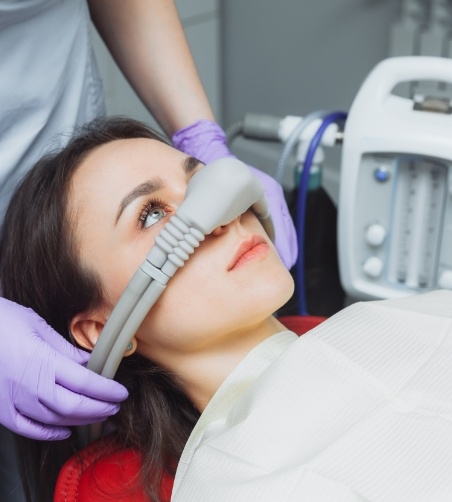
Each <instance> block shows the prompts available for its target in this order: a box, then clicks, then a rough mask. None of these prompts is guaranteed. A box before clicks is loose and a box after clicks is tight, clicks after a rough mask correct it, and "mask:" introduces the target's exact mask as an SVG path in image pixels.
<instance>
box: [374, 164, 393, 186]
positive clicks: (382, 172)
mask: <svg viewBox="0 0 452 502" xmlns="http://www.w3.org/2000/svg"><path fill="white" fill-rule="evenodd" d="M390 177H391V173H390V172H389V170H388V168H387V167H385V166H380V167H377V168H376V169H375V171H374V178H375V179H376V180H377V181H378V182H379V183H385V182H386V181H388V180H389V178H390Z"/></svg>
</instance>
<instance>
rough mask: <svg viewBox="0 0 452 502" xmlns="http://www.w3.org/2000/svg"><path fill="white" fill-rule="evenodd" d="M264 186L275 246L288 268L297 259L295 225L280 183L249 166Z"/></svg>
mask: <svg viewBox="0 0 452 502" xmlns="http://www.w3.org/2000/svg"><path fill="white" fill-rule="evenodd" d="M249 168H250V169H251V171H252V172H253V174H254V175H255V176H256V177H257V178H259V180H260V181H261V182H262V184H263V185H264V188H265V193H266V195H267V200H268V206H269V210H270V214H271V216H272V220H273V225H274V227H275V247H276V249H277V251H278V254H279V256H280V258H281V260H282V262H283V263H284V265H285V266H286V267H287V268H288V269H290V268H291V267H293V265H294V264H295V263H296V261H297V257H298V242H297V234H296V230H295V225H294V223H293V220H292V217H291V216H290V212H289V208H288V207H287V202H286V199H285V197H284V191H283V189H282V187H281V185H280V184H279V183H278V182H277V181H276V180H275V179H274V178H272V177H271V176H270V175H268V174H266V173H264V172H262V171H260V170H259V169H256V168H254V167H252V166H249Z"/></svg>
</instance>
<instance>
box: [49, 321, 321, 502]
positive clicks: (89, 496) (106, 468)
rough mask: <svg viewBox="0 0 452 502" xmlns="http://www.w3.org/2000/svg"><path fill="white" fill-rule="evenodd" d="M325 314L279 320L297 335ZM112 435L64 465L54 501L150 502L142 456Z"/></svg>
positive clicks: (166, 496) (164, 488)
mask: <svg viewBox="0 0 452 502" xmlns="http://www.w3.org/2000/svg"><path fill="white" fill-rule="evenodd" d="M324 320H325V317H315V316H284V317H280V318H279V321H280V322H281V323H282V324H284V325H285V326H286V327H287V328H288V329H290V330H291V331H293V332H294V333H296V334H297V335H303V334H304V333H306V332H307V331H309V330H311V329H313V328H315V327H316V326H318V325H319V324H320V323H321V322H323V321H324ZM111 446H112V445H111V442H110V441H109V439H108V438H106V439H101V440H100V441H96V442H95V443H92V444H90V445H88V446H87V447H86V448H84V449H83V450H81V451H80V452H78V453H77V454H76V455H74V456H72V457H71V458H70V459H69V460H68V461H67V462H66V463H65V464H64V466H63V467H62V469H61V471H60V474H59V476H58V481H57V485H56V488H55V495H54V502H107V501H121V502H149V500H148V499H146V498H145V497H144V495H143V491H142V489H141V488H140V485H139V483H137V479H138V473H139V470H140V455H139V454H138V453H137V452H136V451H134V450H130V449H128V450H120V451H118V450H114V449H112V448H111ZM173 481H174V479H173V478H172V477H171V476H165V477H164V478H163V481H162V484H161V488H160V496H161V499H162V501H164V502H166V501H168V502H169V500H170V499H171V490H172V488H173Z"/></svg>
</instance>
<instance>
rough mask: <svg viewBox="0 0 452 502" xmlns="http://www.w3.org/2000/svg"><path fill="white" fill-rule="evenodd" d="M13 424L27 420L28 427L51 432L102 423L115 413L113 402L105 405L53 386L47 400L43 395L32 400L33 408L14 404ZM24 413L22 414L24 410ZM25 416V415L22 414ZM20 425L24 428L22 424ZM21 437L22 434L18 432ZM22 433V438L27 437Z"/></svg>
mask: <svg viewBox="0 0 452 502" xmlns="http://www.w3.org/2000/svg"><path fill="white" fill-rule="evenodd" d="M16 410H17V412H18V414H17V415H16V421H20V420H28V421H29V422H30V423H32V424H38V422H39V424H38V425H40V426H41V427H43V428H45V429H46V430H47V429H49V428H50V429H51V430H53V428H55V429H60V428H61V427H62V426H69V425H71V426H76V425H88V424H91V423H95V422H102V421H103V420H105V419H107V418H108V417H110V416H111V415H114V414H115V413H117V412H118V411H119V405H118V404H116V403H106V402H103V401H98V400H96V399H90V398H88V397H84V396H81V395H80V394H74V393H73V392H70V391H68V390H67V389H65V388H63V387H60V386H59V385H56V386H55V388H54V393H53V396H52V397H51V398H50V397H49V394H48V393H46V394H44V395H43V396H41V397H40V399H39V401H35V404H34V406H30V403H27V407H26V408H24V407H23V406H21V402H20V401H18V402H17V403H16ZM24 410H26V411H24ZM24 413H27V416H25V415H24ZM22 425H24V426H26V425H28V422H24V423H23V424H22ZM20 433H21V434H23V432H20ZM28 434H29V431H26V433H25V434H23V435H28Z"/></svg>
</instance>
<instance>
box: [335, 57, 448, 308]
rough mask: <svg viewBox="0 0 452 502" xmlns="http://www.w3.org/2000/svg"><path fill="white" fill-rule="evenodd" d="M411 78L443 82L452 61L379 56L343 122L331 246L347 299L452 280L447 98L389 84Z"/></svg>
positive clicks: (394, 293) (400, 292)
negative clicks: (402, 91)
mask: <svg viewBox="0 0 452 502" xmlns="http://www.w3.org/2000/svg"><path fill="white" fill-rule="evenodd" d="M418 81H436V82H442V83H444V85H446V84H447V85H449V86H450V85H451V84H452V60H450V59H446V58H439V57H400V58H390V59H387V60H384V61H383V62H381V63H380V64H378V65H377V66H376V67H375V69H374V70H373V71H372V72H371V73H370V74H369V76H368V78H367V79H366V80H365V82H364V84H363V85H362V87H361V89H360V91H359V92H358V94H357V96H356V98H355V100H354V102H353V105H352V107H351V109H350V112H349V114H348V118H347V121H346V124H345V130H344V141H343V151H342V165H341V175H340V185H339V186H340V191H339V208H338V215H339V220H338V247H339V249H338V252H339V264H340V273H341V280H342V285H343V287H344V289H345V290H346V291H347V293H348V294H349V295H350V296H351V297H353V298H357V299H374V298H393V297H399V296H408V295H411V294H416V293H421V292H427V291H430V290H434V289H438V288H446V289H452V115H451V114H452V103H451V101H450V100H448V99H444V98H442V99H440V98H435V97H434V96H433V97H429V96H420V95H415V96H414V99H408V98H403V97H400V96H396V95H395V94H393V93H392V91H393V90H394V88H395V87H396V86H397V85H398V84H400V83H406V82H418Z"/></svg>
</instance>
